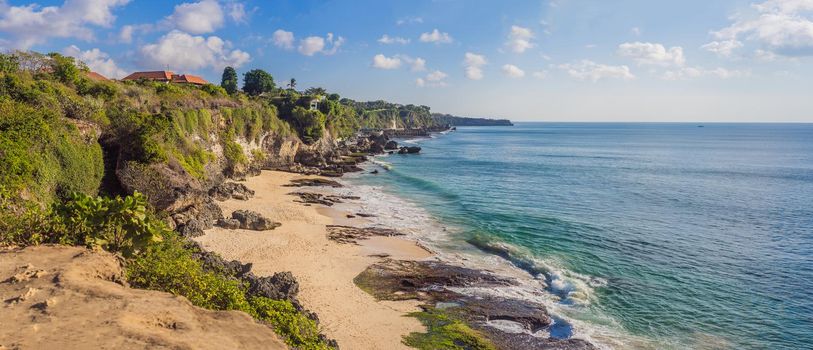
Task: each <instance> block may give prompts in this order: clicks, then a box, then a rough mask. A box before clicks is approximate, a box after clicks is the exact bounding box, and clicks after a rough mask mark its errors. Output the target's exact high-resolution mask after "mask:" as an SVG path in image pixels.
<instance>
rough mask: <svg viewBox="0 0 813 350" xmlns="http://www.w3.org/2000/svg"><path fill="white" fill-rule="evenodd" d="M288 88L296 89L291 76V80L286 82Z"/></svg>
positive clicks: (294, 81)
mask: <svg viewBox="0 0 813 350" xmlns="http://www.w3.org/2000/svg"><path fill="white" fill-rule="evenodd" d="M288 88H289V89H291V90H295V89H296V79H294V78H291V81H289V82H288Z"/></svg>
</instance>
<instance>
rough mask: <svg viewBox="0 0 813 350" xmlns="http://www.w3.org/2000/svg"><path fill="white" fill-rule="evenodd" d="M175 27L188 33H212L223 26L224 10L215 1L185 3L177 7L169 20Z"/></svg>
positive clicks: (205, 0) (204, 0)
mask: <svg viewBox="0 0 813 350" xmlns="http://www.w3.org/2000/svg"><path fill="white" fill-rule="evenodd" d="M168 19H169V20H170V21H171V22H173V23H175V26H176V27H177V28H178V29H180V30H183V31H185V32H187V33H191V34H205V33H211V32H214V31H215V30H217V29H218V28H220V27H222V26H223V22H224V17H223V9H222V8H221V7H220V4H219V3H218V2H217V1H215V0H203V1H200V2H192V3H188V2H187V3H183V4H180V5H177V6H175V12H173V13H172V15H171V16H169V18H168Z"/></svg>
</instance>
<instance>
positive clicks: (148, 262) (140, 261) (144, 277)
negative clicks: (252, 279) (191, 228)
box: [126, 234, 253, 314]
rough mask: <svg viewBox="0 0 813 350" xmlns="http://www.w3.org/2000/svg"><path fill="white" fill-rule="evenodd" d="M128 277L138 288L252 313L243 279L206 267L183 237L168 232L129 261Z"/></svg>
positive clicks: (214, 306) (195, 303) (217, 308)
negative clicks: (233, 277)
mask: <svg viewBox="0 0 813 350" xmlns="http://www.w3.org/2000/svg"><path fill="white" fill-rule="evenodd" d="M126 274H127V281H128V282H129V283H130V284H131V285H133V286H135V287H138V288H145V289H154V290H160V291H164V292H169V293H172V294H175V295H181V296H184V297H186V298H187V299H189V301H190V302H192V304H194V305H196V306H200V307H203V308H207V309H214V310H241V311H245V312H248V313H249V314H253V312H252V311H251V307H250V305H249V303H248V301H247V300H246V297H245V286H244V285H243V283H242V282H240V281H237V280H234V279H230V278H227V277H226V276H223V275H220V274H218V273H215V272H212V271H206V270H205V269H204V268H203V266H202V265H201V262H200V261H199V260H196V259H195V258H194V257H193V255H192V250H190V249H189V248H188V247H186V246H185V245H184V242H183V238H181V237H178V236H177V235H175V234H167V235H165V236H164V239H163V240H162V241H161V242H157V243H155V244H152V245H150V246H149V247H148V248H147V249H146V250H145V251H144V252H143V253H142V254H139V255H137V256H136V257H135V258H133V259H130V260H128V262H127V272H126Z"/></svg>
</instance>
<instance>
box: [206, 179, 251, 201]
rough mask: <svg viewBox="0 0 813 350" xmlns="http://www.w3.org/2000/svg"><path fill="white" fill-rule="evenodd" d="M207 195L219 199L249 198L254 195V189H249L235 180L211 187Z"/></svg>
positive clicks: (244, 199)
mask: <svg viewBox="0 0 813 350" xmlns="http://www.w3.org/2000/svg"><path fill="white" fill-rule="evenodd" d="M209 195H210V196H212V197H213V198H214V199H216V200H219V201H225V200H228V199H239V200H243V201H246V200H249V198H251V197H254V191H252V190H250V189H249V188H248V187H246V185H243V184H241V183H236V182H224V183H222V184H220V185H217V186H215V187H213V188H212V189H211V190H209Z"/></svg>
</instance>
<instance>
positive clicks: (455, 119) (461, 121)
mask: <svg viewBox="0 0 813 350" xmlns="http://www.w3.org/2000/svg"><path fill="white" fill-rule="evenodd" d="M432 119H434V120H435V122H436V123H438V124H441V125H444V124H449V125H451V126H514V124H513V123H511V121H510V120H508V119H490V118H472V117H460V116H455V115H451V114H441V113H432Z"/></svg>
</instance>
